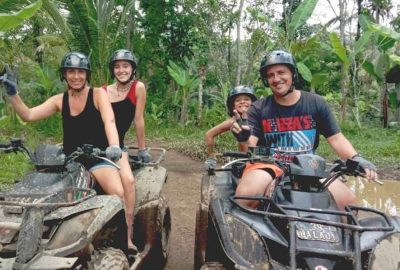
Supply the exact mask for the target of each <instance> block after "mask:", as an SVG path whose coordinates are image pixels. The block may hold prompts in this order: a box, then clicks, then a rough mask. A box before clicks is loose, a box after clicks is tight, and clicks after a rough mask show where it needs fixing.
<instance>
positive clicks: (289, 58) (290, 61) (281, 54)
mask: <svg viewBox="0 0 400 270" xmlns="http://www.w3.org/2000/svg"><path fill="white" fill-rule="evenodd" d="M277 64H280V65H286V66H288V67H289V68H290V70H291V71H292V79H293V82H292V83H293V85H294V84H296V85H297V83H298V81H297V80H298V77H299V76H298V71H297V66H296V60H295V59H294V57H293V55H292V54H291V53H288V52H285V51H281V50H277V51H272V52H269V53H267V54H266V55H265V56H264V57H263V59H262V60H261V64H260V77H261V80H262V81H263V83H264V85H265V86H267V87H268V86H269V85H268V80H267V78H265V70H266V69H267V67H269V66H272V65H277Z"/></svg>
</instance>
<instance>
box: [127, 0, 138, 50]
mask: <svg viewBox="0 0 400 270" xmlns="http://www.w3.org/2000/svg"><path fill="white" fill-rule="evenodd" d="M132 2H133V3H132V8H131V9H130V10H129V16H130V17H131V19H130V20H128V26H127V34H126V47H127V48H129V49H130V50H131V51H133V52H134V49H135V48H133V44H132V38H133V33H134V32H135V27H136V25H135V21H136V19H135V17H134V15H135V12H136V11H135V8H136V7H135V2H136V1H135V0H133V1H132Z"/></svg>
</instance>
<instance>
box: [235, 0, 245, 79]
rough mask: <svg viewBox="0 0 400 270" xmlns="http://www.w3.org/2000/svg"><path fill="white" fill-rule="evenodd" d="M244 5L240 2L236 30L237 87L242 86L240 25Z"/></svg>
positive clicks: (241, 0) (242, 0)
mask: <svg viewBox="0 0 400 270" xmlns="http://www.w3.org/2000/svg"><path fill="white" fill-rule="evenodd" d="M243 4H244V0H240V5H239V14H238V21H237V29H236V31H237V32H236V59H237V63H236V66H237V67H236V85H240V75H241V67H240V30H241V29H240V27H241V26H240V25H241V21H242V11H243Z"/></svg>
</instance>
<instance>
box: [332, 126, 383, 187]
mask: <svg viewBox="0 0 400 270" xmlns="http://www.w3.org/2000/svg"><path fill="white" fill-rule="evenodd" d="M327 141H328V143H329V145H330V146H331V147H332V149H333V150H334V151H335V152H336V154H337V155H338V156H339V157H340V158H342V159H353V160H355V161H358V162H359V164H360V166H361V167H362V168H363V169H364V171H365V176H366V178H367V179H368V180H369V181H371V182H373V181H376V180H378V174H377V173H376V167H375V165H374V164H372V163H371V162H369V161H368V160H366V159H364V158H362V157H361V156H359V155H358V153H357V151H356V150H355V149H354V147H353V145H352V144H351V143H350V142H349V140H347V138H346V137H345V136H344V135H343V134H342V133H341V132H339V133H337V134H335V135H332V136H330V137H328V138H327Z"/></svg>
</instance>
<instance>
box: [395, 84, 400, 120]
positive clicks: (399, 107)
mask: <svg viewBox="0 0 400 270" xmlns="http://www.w3.org/2000/svg"><path fill="white" fill-rule="evenodd" d="M395 91H396V97H397V99H396V100H397V102H396V115H395V121H396V122H398V123H400V84H399V83H397V84H396V88H395Z"/></svg>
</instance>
